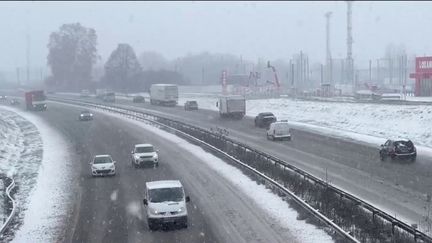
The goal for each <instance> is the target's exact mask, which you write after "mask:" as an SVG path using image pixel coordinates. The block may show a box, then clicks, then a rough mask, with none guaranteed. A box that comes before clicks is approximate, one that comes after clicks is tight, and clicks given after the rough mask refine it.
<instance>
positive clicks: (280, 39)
mask: <svg viewBox="0 0 432 243" xmlns="http://www.w3.org/2000/svg"><path fill="white" fill-rule="evenodd" d="M1 6H2V8H1V10H0V11H1V15H2V16H3V18H4V19H8V20H9V21H4V22H2V23H0V26H1V28H2V29H3V31H4V33H8V37H7V38H4V39H3V45H1V47H0V48H1V52H2V54H3V55H1V57H0V69H14V68H15V67H18V66H19V67H22V66H25V65H26V35H27V33H28V34H29V38H30V55H29V56H30V58H29V59H30V60H29V61H30V66H46V57H47V53H48V49H47V44H48V40H49V35H50V33H52V32H54V31H57V30H58V29H59V27H60V26H61V25H63V24H67V23H76V22H79V23H81V24H82V25H83V26H85V27H88V28H94V29H95V30H96V34H97V36H98V41H97V42H98V45H97V48H98V54H99V55H100V56H101V58H102V60H101V61H102V63H98V64H97V65H101V64H103V63H104V62H105V61H106V60H107V58H108V57H109V55H110V54H111V52H112V51H113V50H114V49H115V48H116V47H117V45H118V44H119V43H128V44H130V45H131V46H132V47H133V48H134V50H135V52H136V53H137V55H138V56H139V55H140V54H141V53H142V52H144V51H154V52H158V53H161V54H162V55H163V56H164V57H165V58H167V59H169V60H173V59H176V58H179V57H182V56H185V55H187V54H188V53H190V54H197V53H202V52H210V53H221V54H232V55H235V56H242V58H243V59H245V60H251V61H256V60H257V59H258V58H264V59H268V60H276V59H282V60H285V61H288V60H289V59H290V58H292V55H293V54H296V53H299V52H300V51H303V52H304V53H306V54H307V55H309V57H310V58H311V60H313V62H321V63H323V62H324V60H325V18H324V14H325V13H326V12H328V11H332V13H333V15H332V17H331V20H330V23H331V30H330V40H331V44H330V46H331V54H332V57H333V58H345V57H346V3H345V2H338V1H332V2H121V3H120V2H3V3H1ZM429 6H432V5H431V3H429V2H354V4H353V39H354V43H353V57H354V60H355V63H356V65H359V66H366V65H368V60H369V59H372V60H374V59H376V58H378V57H381V56H383V55H384V53H385V48H386V46H387V45H389V44H394V45H395V46H400V45H403V46H405V48H406V50H407V53H408V55H428V54H429V55H430V54H432V50H431V46H430V44H428V39H426V38H424V36H428V32H430V31H431V30H429V29H428V28H423V27H422V25H421V24H422V23H427V22H428V20H430V21H431V22H432V19H431V18H432V16H429V15H428V10H429V8H428V7H429ZM305 13H309V14H305ZM11 23H14V24H13V25H12V24H11Z"/></svg>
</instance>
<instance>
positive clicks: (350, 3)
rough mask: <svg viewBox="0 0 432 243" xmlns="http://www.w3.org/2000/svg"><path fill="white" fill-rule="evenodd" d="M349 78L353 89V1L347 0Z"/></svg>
mask: <svg viewBox="0 0 432 243" xmlns="http://www.w3.org/2000/svg"><path fill="white" fill-rule="evenodd" d="M346 3H347V79H348V83H351V84H352V85H353V91H354V90H355V84H354V63H353V58H352V43H353V38H352V22H351V17H352V10H351V7H352V1H347V2H346Z"/></svg>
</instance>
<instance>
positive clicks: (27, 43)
mask: <svg viewBox="0 0 432 243" xmlns="http://www.w3.org/2000/svg"><path fill="white" fill-rule="evenodd" d="M26 47H27V48H26V60H27V67H26V74H27V84H29V81H30V35H29V34H28V33H27V35H26Z"/></svg>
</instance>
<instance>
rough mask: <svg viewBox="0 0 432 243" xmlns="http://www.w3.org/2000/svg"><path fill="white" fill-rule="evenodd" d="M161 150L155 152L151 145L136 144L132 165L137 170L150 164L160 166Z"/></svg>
mask: <svg viewBox="0 0 432 243" xmlns="http://www.w3.org/2000/svg"><path fill="white" fill-rule="evenodd" d="M158 152H159V150H155V149H154V147H153V145H151V144H149V143H144V144H136V145H135V147H134V149H133V150H132V152H131V153H132V165H133V166H134V167H135V168H136V167H138V166H141V165H145V164H149V165H153V166H156V167H157V166H159V155H158Z"/></svg>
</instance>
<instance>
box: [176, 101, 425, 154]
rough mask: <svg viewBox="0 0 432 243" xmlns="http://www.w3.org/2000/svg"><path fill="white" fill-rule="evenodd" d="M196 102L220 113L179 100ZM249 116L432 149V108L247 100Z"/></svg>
mask: <svg viewBox="0 0 432 243" xmlns="http://www.w3.org/2000/svg"><path fill="white" fill-rule="evenodd" d="M190 99H194V100H197V101H198V105H199V107H200V108H202V109H209V110H217V107H216V106H215V104H216V101H217V99H216V98H209V97H202V96H188V97H184V96H182V97H180V98H179V104H183V102H185V101H186V100H190ZM246 109H247V110H246V115H247V116H250V117H255V116H256V115H257V114H258V113H260V112H264V111H270V112H273V113H274V114H275V115H276V116H277V117H278V119H279V120H281V119H287V120H288V121H289V122H291V124H293V125H294V127H303V128H307V129H311V130H314V131H317V132H321V133H324V134H329V135H336V136H340V137H345V138H350V139H353V140H358V141H362V142H366V143H369V144H373V145H379V144H381V143H383V142H385V140H386V139H388V138H409V139H411V140H413V141H414V142H415V143H416V144H418V145H421V146H423V147H424V148H420V149H423V150H430V151H432V149H428V148H427V147H432V106H428V105H416V106H410V105H385V104H355V103H329V102H313V101H301V100H292V99H283V98H281V99H267V100H248V101H247V104H246ZM431 153H432V152H431Z"/></svg>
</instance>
